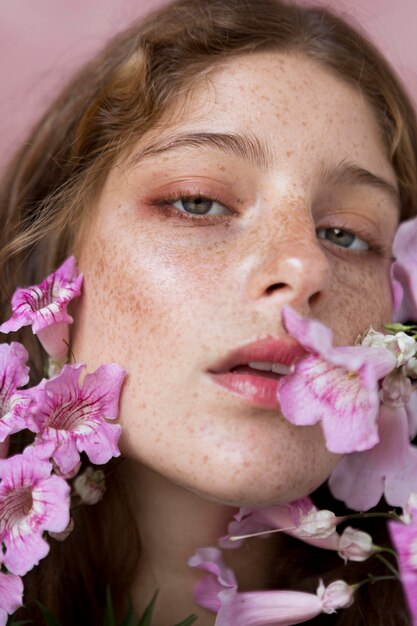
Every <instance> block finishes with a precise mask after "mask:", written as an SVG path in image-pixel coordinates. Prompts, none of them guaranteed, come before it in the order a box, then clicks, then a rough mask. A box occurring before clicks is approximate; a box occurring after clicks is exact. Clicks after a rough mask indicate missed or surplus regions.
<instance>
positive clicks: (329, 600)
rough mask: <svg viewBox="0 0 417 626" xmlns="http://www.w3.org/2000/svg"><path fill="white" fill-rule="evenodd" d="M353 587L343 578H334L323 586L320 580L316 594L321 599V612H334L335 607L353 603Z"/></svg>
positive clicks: (338, 607) (343, 606)
mask: <svg viewBox="0 0 417 626" xmlns="http://www.w3.org/2000/svg"><path fill="white" fill-rule="evenodd" d="M353 592H354V588H353V587H352V586H351V585H348V584H347V583H345V581H344V580H335V581H334V582H333V583H330V585H329V586H328V587H325V586H324V584H323V581H320V585H319V588H318V590H317V595H318V597H319V598H320V600H321V601H322V605H323V609H322V610H323V613H329V614H330V613H335V612H336V610H337V609H345V608H347V607H349V606H351V604H353Z"/></svg>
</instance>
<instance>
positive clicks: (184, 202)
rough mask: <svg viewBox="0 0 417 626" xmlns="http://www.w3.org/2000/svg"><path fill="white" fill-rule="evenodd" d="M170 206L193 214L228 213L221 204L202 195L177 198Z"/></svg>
mask: <svg viewBox="0 0 417 626" xmlns="http://www.w3.org/2000/svg"><path fill="white" fill-rule="evenodd" d="M172 206H174V207H175V208H176V209H179V210H180V211H183V212H186V213H192V214H194V215H207V214H210V215H222V214H223V215H227V214H229V213H230V211H229V209H227V208H226V207H225V206H224V205H223V204H221V203H220V202H217V201H216V200H211V199H210V198H204V197H203V196H195V197H192V198H179V199H178V200H176V201H175V202H172Z"/></svg>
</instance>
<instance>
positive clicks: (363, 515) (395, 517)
mask: <svg viewBox="0 0 417 626" xmlns="http://www.w3.org/2000/svg"><path fill="white" fill-rule="evenodd" d="M371 517H385V519H392V520H395V521H396V522H399V521H401V517H400V516H399V515H398V514H397V513H396V512H395V511H388V512H387V513H382V512H381V511H378V512H372V513H352V514H351V515H346V517H345V518H344V519H345V520H351V519H366V518H371Z"/></svg>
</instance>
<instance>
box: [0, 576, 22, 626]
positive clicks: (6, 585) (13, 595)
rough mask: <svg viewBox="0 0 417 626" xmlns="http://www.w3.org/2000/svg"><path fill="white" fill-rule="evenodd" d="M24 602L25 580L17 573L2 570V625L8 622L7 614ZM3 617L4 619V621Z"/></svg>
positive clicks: (0, 608)
mask: <svg viewBox="0 0 417 626" xmlns="http://www.w3.org/2000/svg"><path fill="white" fill-rule="evenodd" d="M22 603H23V581H22V579H21V578H20V577H19V576H15V574H4V573H3V572H0V625H1V624H6V621H7V614H9V615H11V614H12V613H14V612H15V611H16V610H17V609H18V608H19V607H20V606H22ZM2 619H3V620H4V621H3V622H2Z"/></svg>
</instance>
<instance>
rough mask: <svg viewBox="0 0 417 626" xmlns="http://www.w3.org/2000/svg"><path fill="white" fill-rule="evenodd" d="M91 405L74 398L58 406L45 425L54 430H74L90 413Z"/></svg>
mask: <svg viewBox="0 0 417 626" xmlns="http://www.w3.org/2000/svg"><path fill="white" fill-rule="evenodd" d="M90 409H91V405H90V404H88V402H83V401H82V399H81V398H75V399H74V400H71V401H70V402H66V403H65V404H63V405H61V406H59V407H58V408H57V409H56V410H55V411H54V412H53V413H52V414H51V415H50V416H49V419H48V421H47V424H46V426H47V427H49V428H55V429H56V430H66V431H71V430H76V429H77V428H78V426H80V425H81V424H83V423H84V422H85V421H86V420H87V419H88V416H89V414H90Z"/></svg>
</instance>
